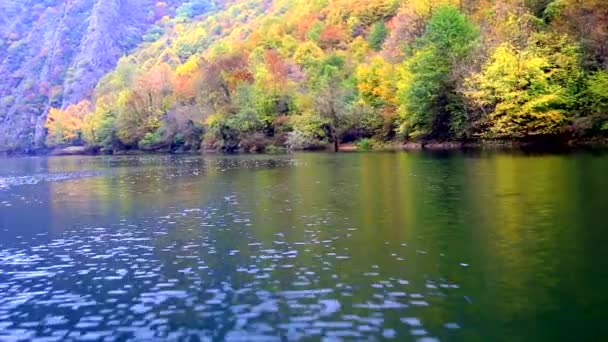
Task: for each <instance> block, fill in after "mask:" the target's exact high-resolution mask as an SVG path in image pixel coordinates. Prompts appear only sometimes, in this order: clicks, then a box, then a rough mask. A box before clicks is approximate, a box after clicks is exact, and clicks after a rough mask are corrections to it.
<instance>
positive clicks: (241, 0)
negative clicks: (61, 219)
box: [2, 0, 608, 152]
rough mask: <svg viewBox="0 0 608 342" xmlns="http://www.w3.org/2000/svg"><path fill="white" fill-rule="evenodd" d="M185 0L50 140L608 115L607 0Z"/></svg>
mask: <svg viewBox="0 0 608 342" xmlns="http://www.w3.org/2000/svg"><path fill="white" fill-rule="evenodd" d="M178 3H179V4H178V5H176V4H172V5H167V6H165V5H163V6H159V7H158V8H157V9H156V12H155V14H154V17H155V18H162V19H159V20H158V21H156V22H155V25H154V26H152V28H150V29H149V30H148V32H147V34H146V35H145V37H144V39H145V40H146V41H147V43H146V44H143V45H142V46H141V47H140V48H139V49H137V50H136V51H134V53H132V54H130V55H129V56H126V57H123V58H122V59H121V60H120V61H119V62H118V65H117V67H116V69H115V70H114V71H113V72H112V73H110V74H108V75H106V76H105V77H103V79H102V80H101V81H100V82H99V84H98V86H97V88H96V89H95V92H94V94H93V96H92V99H93V100H94V104H93V105H92V107H93V108H91V109H90V110H89V111H88V113H87V114H86V115H85V116H84V117H83V119H82V123H79V124H78V125H80V126H81V127H80V128H69V127H74V126H75V125H74V123H73V122H70V121H69V120H73V119H71V118H70V117H69V116H67V117H66V116H65V115H64V116H61V115H58V114H57V113H56V112H53V115H52V116H51V119H52V120H51V121H52V123H50V125H51V127H52V126H53V125H54V127H53V128H52V129H51V128H49V133H51V132H53V134H52V135H51V134H50V135H49V140H48V141H49V143H51V142H53V143H67V144H70V143H79V142H80V140H84V141H85V142H86V143H88V144H92V145H99V146H102V147H105V148H108V149H117V148H140V149H167V148H170V149H180V150H183V149H198V148H202V149H213V150H218V151H224V152H233V151H238V150H240V151H249V152H260V151H265V150H267V147H268V146H273V149H281V148H283V147H284V148H287V149H290V150H296V149H315V148H324V147H325V145H326V144H328V143H331V144H333V145H334V148H335V149H337V148H338V147H339V144H340V143H348V142H357V141H358V144H359V145H361V147H362V148H365V147H369V145H370V143H371V142H372V141H373V142H377V143H380V144H381V143H383V142H384V141H388V140H391V139H409V140H452V139H479V138H483V139H526V138H532V139H534V138H537V137H540V136H543V137H544V136H553V137H566V133H576V134H579V135H581V134H583V133H580V132H584V135H586V136H588V135H592V134H604V133H605V130H602V127H604V126H606V127H608V124H607V122H608V120H607V117H608V113H607V111H608V105H607V103H608V76H606V75H607V74H608V73H607V72H606V69H607V67H606V65H607V64H606V56H605V51H608V49H606V48H605V42H606V41H608V39H605V38H606V37H607V36H606V35H605V32H606V30H605V25H602V23H604V22H605V20H603V19H605V18H607V17H608V16H606V13H607V12H606V11H608V4H606V3H605V2H602V1H599V0H590V1H588V2H585V3H584V4H581V5H580V6H577V4H579V2H578V1H577V0H554V1H544V0H538V1H536V0H530V1H524V2H521V1H513V0H495V1H490V0H332V1H326V0H319V1H312V2H311V1H304V0H271V1H269V0H230V1H223V2H215V1H208V0H196V1H195V0H190V1H181V2H178ZM587 19H588V20H587ZM13 43H15V42H13ZM11 46H12V47H11V48H12V49H19V44H16V45H14V46H13V45H11ZM31 86H32V87H33V86H34V84H32V85H31ZM40 88H41V89H43V90H44V92H45V94H47V95H48V96H50V97H52V96H59V97H60V95H61V93H62V90H61V87H60V85H55V84H41V85H40ZM11 101H14V98H11V97H10V96H9V97H5V98H4V99H3V100H2V102H3V103H4V102H6V103H9V102H11ZM64 120H65V121H66V122H65V123H63V122H62V121H64ZM78 125H76V126H78ZM66 127H68V128H66ZM63 132H71V133H69V134H68V135H67V136H66V134H65V133H63ZM74 132H75V133H74Z"/></svg>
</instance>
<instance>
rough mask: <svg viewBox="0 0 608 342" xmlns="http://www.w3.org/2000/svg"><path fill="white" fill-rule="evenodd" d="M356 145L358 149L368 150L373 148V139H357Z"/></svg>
mask: <svg viewBox="0 0 608 342" xmlns="http://www.w3.org/2000/svg"><path fill="white" fill-rule="evenodd" d="M356 145H357V149H358V150H359V151H369V150H372V149H373V148H374V141H373V140H372V139H368V138H365V139H361V140H359V141H357V144H356Z"/></svg>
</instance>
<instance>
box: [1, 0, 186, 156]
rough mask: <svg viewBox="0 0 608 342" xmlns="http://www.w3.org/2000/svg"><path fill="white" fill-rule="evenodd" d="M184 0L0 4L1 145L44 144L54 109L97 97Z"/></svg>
mask: <svg viewBox="0 0 608 342" xmlns="http://www.w3.org/2000/svg"><path fill="white" fill-rule="evenodd" d="M184 2H185V1H176V0H170V1H164V2H160V1H158V2H157V1H152V0H134V1H133V0H130V1H123V0H45V1H39V0H4V1H2V2H0V79H1V80H2V82H0V150H3V149H11V148H21V149H30V148H33V147H35V146H40V145H42V144H43V143H44V136H45V132H44V131H45V129H44V121H45V119H46V115H45V114H46V112H47V111H48V109H49V108H51V107H55V108H63V107H65V106H68V105H70V104H73V103H75V102H78V101H79V100H81V99H83V98H86V97H90V96H91V95H92V90H93V88H94V87H95V85H96V84H97V82H98V80H99V78H100V77H101V76H103V75H104V74H105V73H107V72H108V71H110V70H112V69H113V68H114V67H115V65H116V62H117V61H118V59H119V58H120V57H121V56H123V55H124V54H125V53H126V52H128V51H131V50H132V49H134V48H136V47H137V46H138V44H139V43H140V42H141V41H142V39H143V38H144V35H145V34H146V33H147V32H148V30H149V28H150V27H151V25H153V24H154V23H156V22H158V21H160V20H162V18H163V17H164V16H173V15H174V14H175V11H176V9H177V8H179V6H181V5H182V3H184Z"/></svg>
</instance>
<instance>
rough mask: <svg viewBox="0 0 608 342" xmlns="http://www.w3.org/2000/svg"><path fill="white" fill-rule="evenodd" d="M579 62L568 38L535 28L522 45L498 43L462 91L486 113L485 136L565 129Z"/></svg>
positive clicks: (542, 133)
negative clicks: (520, 47) (487, 129)
mask: <svg viewBox="0 0 608 342" xmlns="http://www.w3.org/2000/svg"><path fill="white" fill-rule="evenodd" d="M579 63H580V59H579V52H578V49H577V47H576V46H575V45H572V44H571V42H570V41H569V40H568V38H567V37H560V36H555V35H550V34H546V33H537V34H535V35H533V36H532V37H531V38H530V41H529V42H528V44H527V46H526V48H524V49H523V50H520V49H516V48H515V47H514V46H513V45H511V44H509V43H504V44H503V45H501V46H500V47H499V48H498V49H496V51H495V52H494V53H493V54H492V56H491V58H490V60H489V61H488V63H487V64H486V65H485V66H484V68H483V71H482V72H481V73H478V74H475V75H474V76H472V77H471V78H470V79H469V80H468V83H469V84H470V86H471V90H469V91H468V92H467V96H468V97H469V98H470V99H472V100H473V101H474V103H476V104H477V105H478V107H479V108H480V110H481V111H483V112H485V113H487V116H486V118H487V120H488V124H489V126H490V128H489V131H488V132H487V133H485V136H487V137H491V138H525V137H533V136H546V135H559V134H562V133H564V130H565V129H566V126H567V124H568V120H569V117H570V115H571V113H572V107H573V106H574V105H575V101H576V98H575V91H576V86H577V84H578V82H579V79H580V76H581V72H580V68H579V67H580V64H579Z"/></svg>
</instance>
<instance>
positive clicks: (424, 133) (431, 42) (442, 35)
mask: <svg viewBox="0 0 608 342" xmlns="http://www.w3.org/2000/svg"><path fill="white" fill-rule="evenodd" d="M477 36H478V31H477V29H476V27H475V26H473V24H471V23H470V22H469V21H468V20H467V18H466V17H465V16H464V15H463V14H461V13H460V12H459V11H458V10H457V9H456V8H454V7H451V6H442V7H440V8H438V9H437V10H436V11H435V12H434V14H433V16H432V17H431V19H430V20H429V22H428V23H427V25H426V29H425V33H424V35H423V36H422V37H421V38H420V39H418V41H417V42H416V49H415V53H414V55H413V56H412V57H411V58H410V59H409V60H407V61H406V62H405V65H404V67H405V69H406V70H407V72H406V75H407V80H402V83H404V84H405V86H403V87H402V88H401V96H400V100H401V101H402V111H403V115H404V119H405V122H404V124H405V126H404V127H405V128H404V129H405V131H406V133H408V134H409V135H410V136H411V137H412V138H420V137H422V138H431V139H448V138H452V137H454V135H455V133H457V131H459V130H460V129H461V127H460V126H461V125H462V124H463V118H462V113H461V112H460V110H459V101H460V99H459V96H458V94H457V92H456V91H455V82H453V80H452V79H451V76H452V74H451V71H452V68H453V67H454V65H455V64H457V63H460V62H461V61H462V60H463V58H464V57H466V56H467V54H468V53H469V52H470V50H471V49H472V48H473V47H474V46H475V44H476V40H477Z"/></svg>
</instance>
